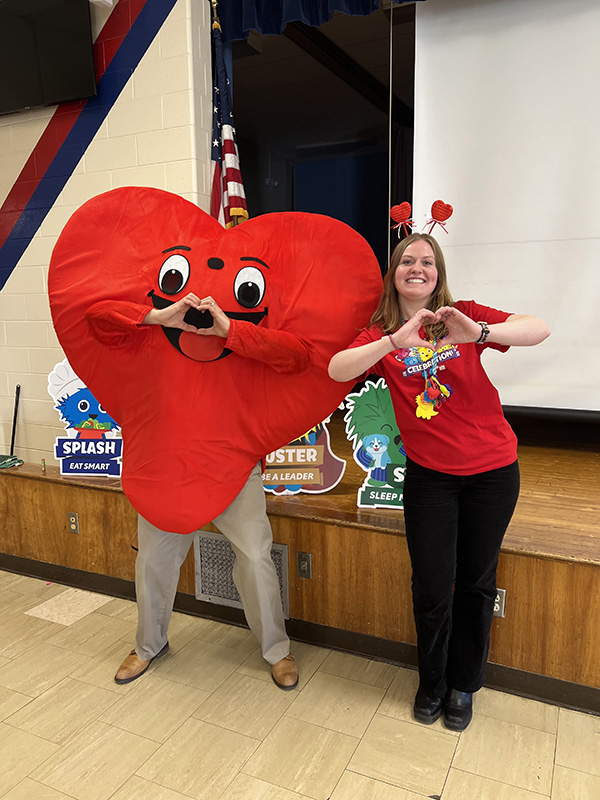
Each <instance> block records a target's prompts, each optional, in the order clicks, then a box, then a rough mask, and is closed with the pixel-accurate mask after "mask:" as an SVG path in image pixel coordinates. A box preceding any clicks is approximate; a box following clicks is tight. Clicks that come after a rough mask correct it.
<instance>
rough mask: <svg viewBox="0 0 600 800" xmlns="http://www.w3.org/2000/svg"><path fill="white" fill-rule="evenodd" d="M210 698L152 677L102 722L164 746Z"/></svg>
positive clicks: (136, 687)
mask: <svg viewBox="0 0 600 800" xmlns="http://www.w3.org/2000/svg"><path fill="white" fill-rule="evenodd" d="M209 696H210V695H209V693H208V692H205V691H202V689H195V688H193V687H192V686H186V685H185V684H183V683H176V682H175V681H168V680H165V679H164V678H160V677H158V676H157V675H150V676H149V677H148V679H147V680H145V681H143V682H141V683H138V682H137V681H136V682H135V683H134V684H133V686H132V689H131V691H130V692H129V693H128V694H127V696H126V697H124V698H122V699H120V700H118V701H117V702H116V703H114V704H113V705H111V707H110V708H109V710H108V711H106V712H105V713H104V714H103V715H102V716H101V717H100V722H105V723H106V724H108V725H114V726H115V727H116V728H121V729H122V730H125V731H129V732H130V733H135V734H137V735H138V736H145V737H146V738H147V739H152V740H153V741H155V742H161V743H162V742H165V741H166V740H167V739H168V738H169V736H171V734H173V733H174V732H175V731H176V730H177V728H178V727H179V726H180V725H181V724H182V723H183V722H185V720H186V719H187V718H188V717H189V716H190V715H191V714H192V712H193V711H195V710H196V709H197V708H198V706H199V705H200V704H201V703H203V702H204V701H205V700H206V698H207V697H209ZM113 697H114V695H113Z"/></svg>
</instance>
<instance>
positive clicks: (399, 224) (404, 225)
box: [390, 200, 454, 238]
mask: <svg viewBox="0 0 600 800" xmlns="http://www.w3.org/2000/svg"><path fill="white" fill-rule="evenodd" d="M453 211H454V209H453V208H452V206H451V205H450V204H449V203H444V202H443V200H436V201H435V202H434V203H433V205H432V206H431V212H430V213H431V218H430V219H428V220H427V221H426V222H425V227H424V228H423V232H424V233H431V232H432V230H433V229H434V228H435V226H436V225H439V226H440V228H443V229H444V231H446V233H448V231H447V230H446V220H448V219H450V217H451V216H452V213H453ZM410 214H411V206H410V203H408V202H406V201H404V203H400V205H397V206H392V208H391V209H390V217H391V218H392V219H393V220H394V222H395V223H396V225H392V228H397V229H398V238H400V229H402V230H403V231H404V233H405V234H406V235H407V236H408V235H409V234H410V233H412V228H413V226H414V224H415V223H414V220H412V219H410ZM428 226H429V230H427V227H428Z"/></svg>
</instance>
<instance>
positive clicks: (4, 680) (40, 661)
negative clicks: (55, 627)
mask: <svg viewBox="0 0 600 800" xmlns="http://www.w3.org/2000/svg"><path fill="white" fill-rule="evenodd" d="M48 624H52V623H48ZM88 662H89V658H88V657H87V656H84V655H79V654H77V653H71V652H69V651H68V650H63V649H62V648H60V647H53V646H52V645H50V644H47V643H44V644H41V645H39V646H38V647H37V648H36V651H35V658H32V657H31V656H29V655H28V654H27V653H25V654H23V655H21V656H19V657H18V658H15V659H14V660H13V661H11V662H10V663H9V664H5V665H4V666H3V667H0V686H4V687H5V688H6V689H12V690H13V691H15V692H21V693H22V694H27V695H29V696H30V697H39V695H41V694H43V693H44V692H45V691H47V690H48V689H49V688H50V687H51V686H54V685H55V684H57V683H59V682H60V681H62V679H63V678H66V677H67V676H69V675H71V673H73V672H75V670H77V669H79V668H80V667H82V666H84V665H85V664H87V663H88Z"/></svg>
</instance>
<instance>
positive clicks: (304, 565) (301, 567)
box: [296, 553, 312, 578]
mask: <svg viewBox="0 0 600 800" xmlns="http://www.w3.org/2000/svg"><path fill="white" fill-rule="evenodd" d="M296 566H297V569H298V577H299V578H312V554H311V553H296Z"/></svg>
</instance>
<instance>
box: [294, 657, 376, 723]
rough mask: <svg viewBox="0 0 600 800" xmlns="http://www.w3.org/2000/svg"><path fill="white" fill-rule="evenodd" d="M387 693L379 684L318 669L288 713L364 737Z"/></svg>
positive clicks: (305, 720)
mask: <svg viewBox="0 0 600 800" xmlns="http://www.w3.org/2000/svg"><path fill="white" fill-rule="evenodd" d="M384 694H385V689H379V688H377V686H369V685H367V684H365V683H358V681H351V680H348V679H347V678H338V677H337V676H336V675H327V674H325V673H323V672H317V674H316V675H315V676H314V677H313V678H312V680H311V681H310V683H309V684H308V685H307V686H306V688H305V689H303V690H302V691H301V692H300V693H299V694H298V696H297V697H296V699H295V700H294V703H293V705H292V706H291V707H290V708H289V710H288V711H287V714H286V716H288V717H293V718H294V719H301V720H304V722H311V723H312V724H313V725H321V726H322V727H323V728H330V729H331V730H333V731H338V733H346V734H347V735H348V736H356V737H357V738H360V737H361V736H362V735H363V733H364V732H365V731H366V729H367V726H368V725H369V723H370V722H371V720H372V719H373V715H374V714H375V712H376V711H377V707H378V706H379V704H380V703H381V700H382V698H383V695H384Z"/></svg>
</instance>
